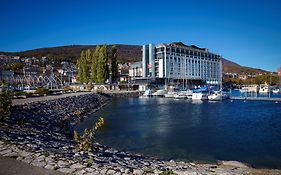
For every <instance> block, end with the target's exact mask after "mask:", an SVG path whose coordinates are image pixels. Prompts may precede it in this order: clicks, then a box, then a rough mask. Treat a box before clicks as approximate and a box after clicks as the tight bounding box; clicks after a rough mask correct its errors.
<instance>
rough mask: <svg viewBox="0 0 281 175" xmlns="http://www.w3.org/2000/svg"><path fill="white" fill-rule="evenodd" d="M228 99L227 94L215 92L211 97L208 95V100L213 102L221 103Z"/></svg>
mask: <svg viewBox="0 0 281 175" xmlns="http://www.w3.org/2000/svg"><path fill="white" fill-rule="evenodd" d="M226 98H227V94H225V93H223V92H222V91H214V92H213V93H212V94H211V95H208V99H209V100H211V101H220V100H224V99H226Z"/></svg>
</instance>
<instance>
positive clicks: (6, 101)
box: [0, 91, 12, 120]
mask: <svg viewBox="0 0 281 175" xmlns="http://www.w3.org/2000/svg"><path fill="white" fill-rule="evenodd" d="M11 105H12V101H11V99H10V98H9V94H8V92H7V91H5V92H2V93H1V95H0V120H4V119H5V118H7V117H9V116H10V114H11V111H10V109H11Z"/></svg>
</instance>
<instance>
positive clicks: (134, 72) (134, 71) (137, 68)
mask: <svg viewBox="0 0 281 175" xmlns="http://www.w3.org/2000/svg"><path fill="white" fill-rule="evenodd" d="M129 77H131V78H132V79H135V78H140V77H142V61H139V62H135V63H133V64H131V65H130V68H129Z"/></svg>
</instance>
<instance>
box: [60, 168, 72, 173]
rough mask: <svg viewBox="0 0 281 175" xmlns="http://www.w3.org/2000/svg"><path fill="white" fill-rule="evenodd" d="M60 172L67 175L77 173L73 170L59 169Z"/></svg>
mask: <svg viewBox="0 0 281 175" xmlns="http://www.w3.org/2000/svg"><path fill="white" fill-rule="evenodd" d="M58 171H59V172H62V173H67V174H71V173H73V172H74V171H75V169H71V168H59V169H58Z"/></svg>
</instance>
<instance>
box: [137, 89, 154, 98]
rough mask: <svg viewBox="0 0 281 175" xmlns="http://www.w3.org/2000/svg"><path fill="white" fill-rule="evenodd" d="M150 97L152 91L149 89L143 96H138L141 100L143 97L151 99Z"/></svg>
mask: <svg viewBox="0 0 281 175" xmlns="http://www.w3.org/2000/svg"><path fill="white" fill-rule="evenodd" d="M151 96H152V91H151V90H150V89H148V90H146V91H144V93H143V95H142V96H140V97H141V98H143V97H151Z"/></svg>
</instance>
